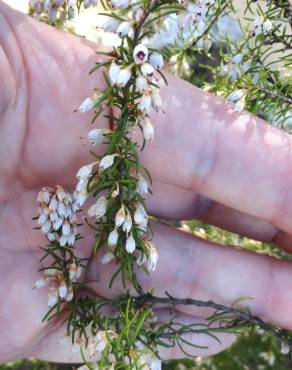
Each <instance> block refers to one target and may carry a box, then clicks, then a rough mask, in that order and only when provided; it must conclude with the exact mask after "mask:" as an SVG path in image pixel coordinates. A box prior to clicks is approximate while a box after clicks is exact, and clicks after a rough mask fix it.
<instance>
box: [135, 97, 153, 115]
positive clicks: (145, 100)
mask: <svg viewBox="0 0 292 370" xmlns="http://www.w3.org/2000/svg"><path fill="white" fill-rule="evenodd" d="M150 108H151V95H150V94H149V93H148V92H145V93H144V94H143V96H142V97H141V100H140V101H139V103H138V109H139V110H140V111H142V112H148V111H149V109H150Z"/></svg>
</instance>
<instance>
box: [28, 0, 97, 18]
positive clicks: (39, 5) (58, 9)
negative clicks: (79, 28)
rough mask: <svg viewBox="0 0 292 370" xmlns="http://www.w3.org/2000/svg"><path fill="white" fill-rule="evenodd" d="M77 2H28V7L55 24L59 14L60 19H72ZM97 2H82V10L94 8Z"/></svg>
mask: <svg viewBox="0 0 292 370" xmlns="http://www.w3.org/2000/svg"><path fill="white" fill-rule="evenodd" d="M76 5H77V0H30V1H29V6H30V8H31V9H32V10H33V11H34V12H35V13H36V15H37V16H40V15H41V14H46V15H47V16H48V17H49V20H50V21H51V22H55V21H56V19H57V18H58V14H60V18H63V19H66V18H68V19H72V18H74V16H75V8H76ZM96 5H97V0H84V1H83V6H84V8H85V9H86V8H89V7H91V6H96Z"/></svg>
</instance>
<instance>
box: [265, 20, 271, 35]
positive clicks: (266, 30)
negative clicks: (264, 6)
mask: <svg viewBox="0 0 292 370" xmlns="http://www.w3.org/2000/svg"><path fill="white" fill-rule="evenodd" d="M272 29H273V23H272V22H271V21H270V20H269V19H267V20H266V21H265V22H264V23H263V31H264V34H265V35H267V34H268V33H269V32H271V31H272Z"/></svg>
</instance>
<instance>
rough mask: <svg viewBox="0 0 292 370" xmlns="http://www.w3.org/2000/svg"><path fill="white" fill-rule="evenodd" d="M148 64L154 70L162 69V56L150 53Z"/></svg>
mask: <svg viewBox="0 0 292 370" xmlns="http://www.w3.org/2000/svg"><path fill="white" fill-rule="evenodd" d="M149 62H150V64H151V65H152V67H153V68H154V69H159V68H162V67H163V64H164V63H163V56H162V55H161V54H159V53H152V54H151V55H150V57H149Z"/></svg>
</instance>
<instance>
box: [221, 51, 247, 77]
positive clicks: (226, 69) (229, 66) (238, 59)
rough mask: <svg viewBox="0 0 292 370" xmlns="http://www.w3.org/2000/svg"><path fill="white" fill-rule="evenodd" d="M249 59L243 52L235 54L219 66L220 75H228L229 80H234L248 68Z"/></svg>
mask: <svg viewBox="0 0 292 370" xmlns="http://www.w3.org/2000/svg"><path fill="white" fill-rule="evenodd" d="M250 65H251V63H250V61H249V60H246V55H244V54H243V53H239V54H236V55H234V56H233V57H232V59H231V60H230V61H229V62H228V63H226V64H224V65H223V66H222V68H221V71H220V75H221V76H226V77H228V78H229V79H230V80H231V81H236V80H237V79H238V78H240V77H241V76H242V75H243V74H244V73H245V72H247V71H248V69H249V68H250Z"/></svg>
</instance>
